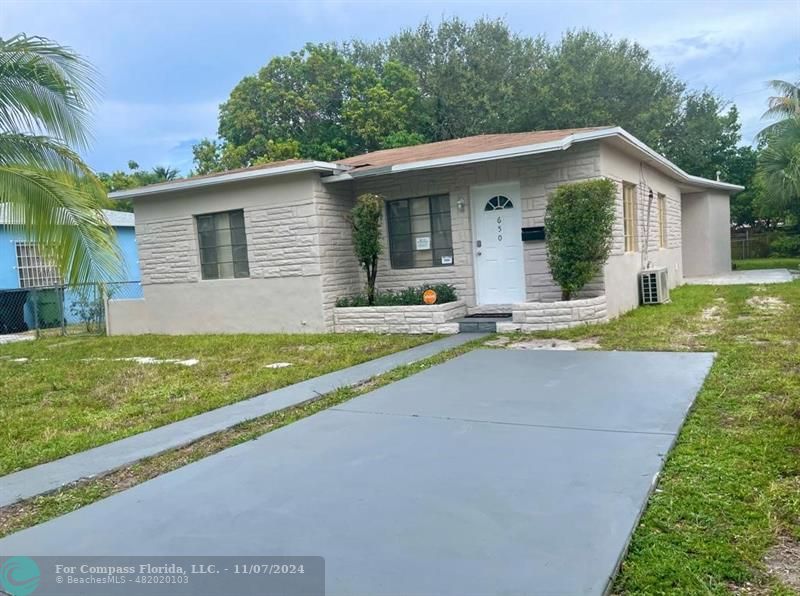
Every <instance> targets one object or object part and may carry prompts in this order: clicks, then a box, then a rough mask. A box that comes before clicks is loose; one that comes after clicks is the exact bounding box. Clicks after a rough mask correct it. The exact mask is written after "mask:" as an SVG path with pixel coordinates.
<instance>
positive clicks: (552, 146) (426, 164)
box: [322, 126, 744, 191]
mask: <svg viewBox="0 0 800 596" xmlns="http://www.w3.org/2000/svg"><path fill="white" fill-rule="evenodd" d="M613 137H617V138H619V139H621V140H623V141H625V142H627V143H628V144H630V145H631V146H633V147H634V148H635V149H637V150H638V151H640V152H642V153H644V154H645V155H646V156H647V157H648V158H649V159H651V160H653V161H655V162H657V163H658V164H659V165H661V166H663V167H665V168H666V169H668V170H669V171H670V172H672V174H673V175H674V176H675V177H676V178H678V179H680V180H682V181H683V182H686V183H688V184H694V185H698V186H704V187H710V188H718V189H721V190H727V191H739V190H744V187H743V186H739V185H738V184H729V183H727V182H720V181H717V180H709V179H708V178H701V177H700V176H692V175H691V174H687V173H686V172H684V171H683V170H682V169H680V168H679V167H678V166H676V165H675V164H674V163H672V162H671V161H669V160H668V159H667V158H666V157H664V156H663V155H661V154H660V153H657V152H656V151H654V150H653V149H651V148H650V147H648V146H647V145H645V144H644V143H642V142H641V141H640V140H639V139H637V138H636V137H634V136H633V135H631V134H630V133H629V132H627V131H626V130H625V129H623V128H621V127H619V126H616V127H613V128H603V129H600V130H590V131H586V132H576V133H573V134H571V135H568V136H566V137H564V138H563V139H559V140H558V141H550V142H548V143H536V144H533V145H521V146H519V147H509V148H507V149H497V150H494V151H482V152H479V153H467V154H464V155H455V156H452V157H442V158H438V159H428V160H423V161H415V162H411V163H404V164H397V165H394V166H387V167H383V168H382V167H376V168H370V169H368V170H365V171H363V172H359V171H358V170H357V169H356V170H351V171H350V172H345V173H342V174H337V175H334V176H327V177H325V178H323V179H322V181H323V182H325V183H329V182H341V181H344V180H355V179H358V178H366V177H369V176H384V175H386V174H397V173H400V172H409V171H413V170H424V169H431V168H442V167H447V166H457V165H466V164H471V163H476V162H481V161H491V160H494V159H508V158H512V157H523V156H527V155H536V154H538V153H548V152H551V151H565V150H566V149H569V148H570V147H571V146H572V145H573V144H574V143H582V142H586V141H595V140H599V139H608V138H613Z"/></svg>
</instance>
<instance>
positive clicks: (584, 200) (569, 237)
mask: <svg viewBox="0 0 800 596" xmlns="http://www.w3.org/2000/svg"><path fill="white" fill-rule="evenodd" d="M615 195H616V187H615V186H614V183H613V182H611V181H610V180H606V179H602V180H588V181H586V182H574V183H570V184H564V185H563V186H560V187H558V189H557V190H556V192H555V194H554V195H553V196H552V198H551V199H550V202H549V203H548V204H547V212H546V214H545V219H544V227H545V238H546V242H547V263H548V264H549V265H550V272H551V274H552V276H553V279H554V280H555V281H556V283H557V284H558V285H559V286H560V287H561V298H562V300H570V299H571V298H572V295H573V294H575V293H576V292H578V291H580V290H581V289H582V288H583V287H584V286H585V285H586V284H587V283H589V282H590V281H591V280H592V279H594V277H595V276H596V275H597V274H598V273H600V270H601V269H602V267H603V265H604V264H605V262H606V261H607V260H608V255H609V254H610V252H611V232H612V229H613V225H614V197H615Z"/></svg>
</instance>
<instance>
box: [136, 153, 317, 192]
mask: <svg viewBox="0 0 800 596" xmlns="http://www.w3.org/2000/svg"><path fill="white" fill-rule="evenodd" d="M311 162H312V160H310V159H284V160H283V161H270V162H268V163H265V164H259V165H257V166H248V167H246V168H236V169H233V170H224V171H222V172H212V173H211V174H200V175H198V176H192V177H191V178H178V179H176V180H165V181H164V182H156V183H154V184H148V185H147V186H148V188H149V187H151V186H161V185H164V184H174V183H175V182H181V181H183V180H201V179H203V178H216V177H217V176H227V175H228V174H235V173H237V172H252V171H255V170H269V169H272V168H279V167H281V166H290V165H292V164H296V163H311Z"/></svg>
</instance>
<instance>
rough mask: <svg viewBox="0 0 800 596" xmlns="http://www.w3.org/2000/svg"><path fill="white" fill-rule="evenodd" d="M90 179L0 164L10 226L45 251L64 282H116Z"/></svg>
mask: <svg viewBox="0 0 800 596" xmlns="http://www.w3.org/2000/svg"><path fill="white" fill-rule="evenodd" d="M104 200H105V199H104V197H103V195H102V194H98V192H97V188H96V186H95V183H94V181H92V180H90V179H87V178H78V177H75V176H71V175H69V174H68V173H66V172H54V171H47V170H41V169H38V168H34V167H30V166H25V165H16V164H3V165H0V204H3V205H4V207H5V210H6V212H7V214H8V217H9V220H10V221H12V222H20V225H21V226H22V227H23V228H24V230H25V232H26V235H27V236H28V238H29V239H30V240H32V241H35V242H37V243H38V244H39V245H40V246H41V247H43V249H44V250H45V251H46V254H47V255H48V257H49V258H51V259H52V260H53V262H54V264H55V265H56V266H57V267H58V269H59V271H60V272H61V273H62V275H63V276H64V278H65V281H66V282H67V283H69V284H78V283H86V282H89V281H103V280H108V279H114V278H116V279H120V278H121V277H122V275H123V270H122V264H121V263H122V260H121V257H120V254H119V250H118V248H117V245H116V242H115V238H114V230H113V228H112V227H111V226H110V225H109V224H108V223H107V221H106V220H105V218H104V216H103V213H102V207H103V203H104Z"/></svg>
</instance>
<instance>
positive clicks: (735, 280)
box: [683, 269, 794, 286]
mask: <svg viewBox="0 0 800 596" xmlns="http://www.w3.org/2000/svg"><path fill="white" fill-rule="evenodd" d="M793 279H794V277H793V276H792V274H791V273H790V272H789V270H788V269H751V270H745V271H729V272H727V273H720V274H718V275H707V276H705V277H685V278H684V279H683V281H685V282H686V283H687V284H690V285H694V286H698V285H709V286H738V285H747V284H780V283H785V282H787V281H792V280H793Z"/></svg>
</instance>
